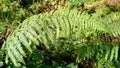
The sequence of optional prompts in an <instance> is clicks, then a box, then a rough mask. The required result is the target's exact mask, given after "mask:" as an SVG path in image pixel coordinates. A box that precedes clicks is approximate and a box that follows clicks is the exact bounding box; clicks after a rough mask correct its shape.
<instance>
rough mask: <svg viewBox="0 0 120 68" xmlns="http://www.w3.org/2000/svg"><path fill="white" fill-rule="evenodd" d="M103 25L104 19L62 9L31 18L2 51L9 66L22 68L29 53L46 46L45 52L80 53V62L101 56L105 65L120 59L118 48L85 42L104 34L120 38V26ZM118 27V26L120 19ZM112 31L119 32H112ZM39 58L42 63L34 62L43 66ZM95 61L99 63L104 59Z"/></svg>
mask: <svg viewBox="0 0 120 68" xmlns="http://www.w3.org/2000/svg"><path fill="white" fill-rule="evenodd" d="M117 20H118V19H117ZM101 22H102V21H101V18H96V17H94V16H90V15H89V14H87V13H85V12H81V11H78V10H76V9H73V10H70V9H69V8H65V9H64V8H59V9H58V10H57V11H55V12H53V11H51V12H50V13H44V14H39V15H35V16H32V17H30V18H28V19H26V20H25V21H24V22H23V23H22V24H21V25H19V27H18V28H17V29H16V30H15V31H14V32H13V33H12V34H11V35H9V36H8V38H7V41H6V42H5V43H4V45H3V46H2V50H4V51H5V53H6V63H9V61H12V63H13V64H14V65H15V66H17V67H19V63H23V64H25V61H24V59H23V57H26V56H27V57H29V56H28V55H29V53H30V54H31V53H32V51H33V50H35V49H36V46H42V47H44V50H43V51H45V52H46V50H47V51H51V52H52V51H55V52H57V53H59V54H61V55H62V54H63V55H66V54H68V53H67V52H69V51H70V52H72V51H75V50H77V51H78V55H77V59H76V61H77V63H79V62H81V61H85V60H89V59H92V58H93V57H95V58H97V57H99V55H98V54H100V56H101V58H103V57H105V62H107V60H108V59H110V61H111V62H112V60H113V59H114V60H117V58H118V49H119V47H118V45H115V44H113V45H112V44H111V43H108V42H105V41H100V39H99V40H97V39H96V40H95V41H96V42H95V41H94V42H93V41H92V42H89V41H90V40H89V39H86V38H87V37H88V38H89V36H91V35H93V38H95V37H98V36H99V35H101V34H108V35H111V36H119V33H120V31H119V30H118V29H119V26H116V27H111V26H113V25H114V24H111V25H109V24H105V23H101ZM116 24H117V25H119V20H118V21H117V23H116ZM108 25H109V26H108ZM110 27H111V28H110ZM113 28H114V29H116V30H113ZM117 28H118V29H117ZM108 29H109V30H108ZM103 40H104V39H103ZM87 41H88V42H87ZM102 42H103V43H102ZM103 46H104V47H103ZM61 49H62V51H61ZM27 50H28V51H29V52H28V51H27ZM59 50H60V51H59ZM26 52H27V53H28V55H27V53H26ZM41 52H42V51H40V53H41ZM84 52H85V53H84ZM64 53H66V54H64ZM33 54H34V52H33ZM35 54H36V53H35ZM53 54H54V53H53ZM37 55H40V57H41V58H40V57H39V58H38V59H39V61H40V60H41V61H40V62H35V64H38V63H39V64H40V63H41V62H42V61H44V60H43V58H42V57H43V55H42V54H37ZM54 55H56V53H55V54H54ZM96 55H97V56H96ZM34 56H35V55H34ZM109 57H110V58H109ZM29 58H30V57H29ZM29 58H28V60H29ZM33 59H34V57H33ZM35 59H37V58H35ZM35 59H34V60H35ZM59 59H60V58H59ZM96 60H97V61H99V60H101V59H100V58H99V59H96ZM7 61H8V62H7ZM28 64H31V63H28ZM98 66H99V65H98Z"/></svg>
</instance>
